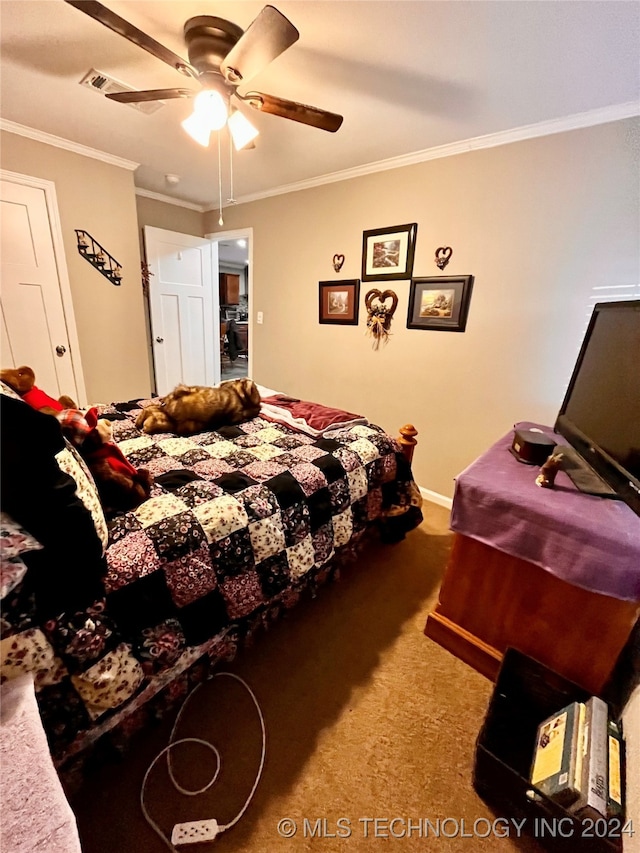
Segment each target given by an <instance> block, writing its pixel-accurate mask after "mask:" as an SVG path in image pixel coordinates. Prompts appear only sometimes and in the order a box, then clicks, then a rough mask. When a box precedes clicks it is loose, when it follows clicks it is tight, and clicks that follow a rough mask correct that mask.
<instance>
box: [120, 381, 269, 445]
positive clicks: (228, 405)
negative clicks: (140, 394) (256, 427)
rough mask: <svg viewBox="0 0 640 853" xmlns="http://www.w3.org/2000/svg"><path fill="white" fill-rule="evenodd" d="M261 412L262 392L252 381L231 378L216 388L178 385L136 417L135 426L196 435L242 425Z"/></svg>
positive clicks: (177, 433)
mask: <svg viewBox="0 0 640 853" xmlns="http://www.w3.org/2000/svg"><path fill="white" fill-rule="evenodd" d="M259 412H260V392H259V391H258V387H257V385H256V384H255V382H254V381H253V380H252V379H231V380H229V381H228V382H223V383H222V384H221V385H219V386H217V387H213V388H211V387H208V386H206V385H178V386H177V388H174V389H173V391H172V392H171V393H170V394H167V396H166V397H164V398H163V399H162V400H161V402H160V403H159V404H156V403H152V404H151V405H150V406H146V407H145V408H144V409H143V410H142V411H141V412H140V414H139V415H138V417H137V418H136V426H137V427H138V429H142V430H143V431H144V432H146V433H158V432H172V433H175V434H176V435H194V434H195V433H197V432H202V431H203V430H205V429H217V428H218V427H221V426H225V425H227V424H229V425H230V424H239V423H240V422H241V421H246V420H249V418H255V417H256V416H257V415H258V414H259Z"/></svg>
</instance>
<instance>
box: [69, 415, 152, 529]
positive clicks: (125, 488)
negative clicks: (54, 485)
mask: <svg viewBox="0 0 640 853" xmlns="http://www.w3.org/2000/svg"><path fill="white" fill-rule="evenodd" d="M58 420H59V421H60V425H61V426H62V432H63V435H64V436H65V438H67V439H68V440H69V441H70V442H71V443H72V444H73V445H74V446H75V447H77V448H78V451H79V453H80V455H81V456H82V457H83V459H84V460H85V462H86V463H87V465H88V466H89V470H90V471H91V473H92V475H93V479H94V480H95V483H96V487H97V489H98V494H99V495H100V501H101V503H102V506H103V508H104V510H105V512H108V513H113V512H117V511H126V510H132V509H135V508H136V507H137V506H139V505H140V504H141V503H142V502H143V501H146V500H147V498H148V497H149V495H150V494H151V486H152V484H153V476H152V475H151V474H150V473H149V471H147V470H146V468H139V469H138V468H135V467H134V466H133V465H132V464H131V463H130V462H129V460H128V459H127V458H126V457H125V455H124V454H123V452H122V451H121V450H120V448H119V447H118V445H117V444H116V443H115V442H114V441H113V430H112V428H111V423H110V422H109V421H108V420H106V419H105V418H100V419H98V410H97V409H96V408H95V407H94V408H91V409H89V410H88V411H87V412H85V414H84V415H83V414H82V412H79V411H78V410H77V409H66V410H65V411H63V412H61V413H60V414H59V415H58Z"/></svg>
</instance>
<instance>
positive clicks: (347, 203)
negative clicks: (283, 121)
mask: <svg viewBox="0 0 640 853" xmlns="http://www.w3.org/2000/svg"><path fill="white" fill-rule="evenodd" d="M638 168H639V167H638V121H637V119H630V120H626V121H621V122H616V123H612V124H607V125H602V126H599V127H593V128H588V129H584V130H577V131H572V132H568V133H562V134H557V135H553V136H547V137H543V138H539V139H532V140H527V141H524V142H518V143H513V144H510V145H505V146H501V147H497V148H491V149H485V150H480V151H475V152H469V153H466V154H462V155H459V156H455V157H449V158H444V159H439V160H432V161H429V162H425V163H422V164H418V165H414V166H407V167H404V168H401V169H395V170H392V171H387V172H380V173H377V174H372V175H368V176H365V177H361V178H356V179H353V180H349V181H343V182H339V183H334V184H328V185H325V186H322V187H318V188H314V189H311V190H306V191H301V192H295V193H290V194H288V195H281V196H276V197H273V198H270V199H265V200H262V201H257V202H253V203H250V204H241V205H238V206H237V207H231V208H228V209H227V210H226V211H225V225H224V228H225V230H231V229H234V228H240V227H247V226H251V227H253V229H254V254H253V258H254V266H253V281H254V293H253V317H252V321H255V312H257V311H262V312H264V325H262V326H257V325H255V322H253V325H252V333H253V335H254V370H253V374H254V378H255V379H256V380H257V381H258V382H261V383H263V384H265V385H268V386H270V387H272V388H277V389H279V390H282V391H286V392H287V393H289V394H292V395H296V396H299V397H302V398H306V399H315V400H317V401H319V402H323V403H326V404H329V405H334V406H341V407H344V408H346V409H349V410H350V411H355V412H359V413H363V414H366V415H367V416H368V417H369V418H370V419H371V420H372V421H374V422H376V423H378V424H380V425H381V426H383V427H384V428H385V429H386V430H388V431H390V432H394V433H395V431H396V430H397V429H398V427H399V426H401V425H402V424H404V423H406V422H407V421H410V422H412V423H414V424H415V426H416V427H417V429H418V430H419V433H420V435H419V442H420V443H419V445H418V451H417V454H416V457H415V461H414V469H415V473H416V478H417V480H418V482H419V484H420V485H421V486H423V487H425V488H427V489H430V490H433V491H435V492H437V493H439V494H441V495H445V496H451V495H452V493H453V485H454V477H455V475H456V474H457V473H458V472H459V471H461V470H462V469H463V468H464V467H465V466H466V465H467V464H469V463H470V462H471V461H472V460H473V459H474V458H475V457H476V456H477V455H479V454H480V453H481V452H482V451H483V450H484V449H485V448H486V447H487V446H488V445H489V444H491V443H492V442H494V441H496V440H497V439H498V438H499V437H500V436H502V435H503V434H505V433H506V432H507V431H508V430H509V429H510V428H511V426H512V425H513V424H514V423H515V422H516V421H519V420H532V421H538V422H541V423H546V424H553V421H554V419H555V415H556V413H557V411H558V408H559V406H560V403H561V401H562V397H563V394H564V389H565V387H566V383H567V381H568V378H569V375H570V372H571V369H572V367H573V364H574V361H575V358H576V355H577V352H578V349H579V344H580V341H581V338H582V334H583V332H584V328H585V325H586V319H587V308H586V306H587V304H588V301H589V298H590V296H591V289H592V288H593V287H595V286H598V285H610V284H616V285H620V284H629V285H632V286H633V285H637V284H638V281H639V279H640V269H639V266H640V246H639V239H640V238H639V230H638V223H639V222H640V210H639V193H638V186H639V183H638V177H639V174H638ZM407 222H417V223H418V237H417V248H416V258H415V266H414V275H415V276H420V277H421V276H435V275H442V274H453V275H455V274H472V275H474V276H475V286H474V291H473V296H472V299H471V306H470V312H469V321H468V325H467V331H466V332H465V333H464V334H457V333H445V332H435V331H416V330H408V329H407V328H406V317H407V303H408V293H409V282H408V281H398V282H395V283H388V286H392V287H393V289H395V290H396V291H397V293H398V295H399V304H398V309H397V312H396V316H395V319H394V321H393V326H392V333H393V335H392V338H391V340H390V342H389V344H388V345H387V346H386V348H384V349H381V350H380V351H378V352H374V351H373V350H372V348H371V343H370V340H369V339H368V338H367V337H366V336H365V319H366V318H365V315H364V309H363V305H362V303H363V299H364V293H365V292H366V290H367V289H368V288H369V287H372V286H375V285H374V284H368V283H363V284H362V287H361V307H360V323H359V325H358V326H344V327H339V326H327V325H320V324H319V323H318V281H321V280H336V279H339V278H345V279H349V278H358V277H359V276H360V270H361V254H362V232H363V230H366V229H371V228H378V227H386V226H393V225H398V224H401V223H407ZM204 227H205V232H213V231H216V230H219V227H218V225H217V213H215V212H209V213H207V214H206V215H205V225H204ZM438 246H451V247H452V248H453V257H452V260H451V262H450V264H449V266H448V267H447V268H446V270H445V272H444V273H440V271H439V270H438V268H437V267H436V266H435V263H434V260H433V258H434V253H435V250H436V248H437V247H438ZM336 252H338V253H343V254H344V255H345V256H346V261H345V264H344V266H343V268H342V271H341V273H340V274H339V275H336V273H334V271H333V267H332V264H331V259H332V257H333V255H334V254H335V253H336Z"/></svg>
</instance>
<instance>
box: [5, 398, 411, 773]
mask: <svg viewBox="0 0 640 853" xmlns="http://www.w3.org/2000/svg"><path fill="white" fill-rule="evenodd" d="M4 390H5V391H6V389H4ZM261 393H262V397H263V403H262V406H261V412H260V415H259V416H258V417H256V418H253V419H251V420H249V421H245V422H243V423H241V424H240V425H238V426H227V427H222V428H220V429H218V430H217V431H215V432H203V433H200V434H198V435H195V436H192V437H189V438H186V437H177V436H175V435H171V434H160V435H146V434H144V433H142V432H140V430H138V429H137V428H136V426H135V419H136V415H137V414H138V413H139V411H140V409H141V408H143V407H144V406H146V405H148V404H149V403H151V402H157V401H152V400H135V401H128V402H124V403H116V404H112V405H109V406H103V407H101V416H104V417H107V418H108V419H109V420H110V421H111V422H112V424H113V430H114V440H115V441H116V442H117V443H118V446H119V447H120V449H121V450H122V451H123V453H124V454H125V456H126V457H127V459H128V460H129V461H130V462H131V463H132V464H133V465H135V466H136V467H144V468H147V469H148V470H149V471H151V473H152V474H153V476H154V484H153V489H152V492H151V496H150V497H149V499H148V500H146V501H145V502H144V503H142V504H141V505H140V506H138V507H137V508H136V509H135V510H133V511H130V512H121V513H118V514H115V515H114V516H113V517H111V518H108V519H106V520H105V519H104V518H102V519H101V512H100V507H99V505H98V506H96V499H95V494H94V495H93V497H92V494H91V481H90V477H87V471H86V469H84V470H83V466H82V460H81V459H79V458H77V454H74V452H73V448H72V447H70V446H69V445H68V443H65V442H64V439H62V435H61V433H60V430H59V424H58V422H57V421H56V420H55V419H54V418H52V417H51V416H49V415H44V414H41V413H39V412H35V411H34V410H32V409H30V408H29V407H28V406H27V405H26V403H24V402H23V401H22V400H19V399H14V398H15V395H12V394H8V395H7V396H5V395H4V393H3V397H2V410H3V411H2V414H3V435H2V438H3V442H2V443H3V460H2V461H3V465H2V478H3V482H2V487H3V510H4V512H3V516H2V522H3V523H2V536H3V576H2V582H3V583H2V586H3V589H2V594H3V600H2V639H1V640H0V652H1V657H0V663H1V666H2V680H3V681H4V680H7V679H10V678H13V677H16V676H19V675H21V674H23V673H24V672H32V673H33V674H34V678H35V685H36V691H37V698H38V704H39V708H40V713H41V716H42V719H43V723H44V727H45V730H46V733H47V737H48V740H49V745H50V748H51V752H52V756H53V759H54V762H55V763H56V765H57V766H58V768H59V769H60V770H63V769H64V768H65V767H68V766H70V765H71V764H73V762H74V761H76V762H77V761H78V759H79V757H80V756H81V755H84V754H86V752H87V750H89V748H90V747H95V745H96V744H97V743H98V742H100V743H104V742H105V740H108V741H109V742H110V743H113V742H117V741H118V738H121V739H126V738H127V736H128V735H129V734H130V733H131V732H132V731H134V730H137V729H138V728H140V727H141V726H143V725H145V724H146V723H147V722H148V721H149V719H150V718H154V717H157V716H159V715H161V713H162V711H163V709H164V708H166V707H170V706H172V705H175V704H176V702H178V701H179V700H180V699H181V698H182V697H184V696H185V695H186V693H187V691H188V689H189V685H190V684H191V683H193V682H194V681H195V680H198V679H202V678H205V677H207V674H208V673H209V671H210V668H211V667H212V666H215V664H216V663H218V662H219V661H220V660H223V659H224V660H228V659H230V658H231V657H232V656H233V654H234V652H235V650H236V649H237V648H238V647H239V645H240V644H242V643H243V642H245V641H246V640H247V638H248V637H251V636H253V635H254V634H256V632H257V631H258V629H259V628H261V627H262V626H263V625H265V624H267V623H269V622H271V621H273V620H275V619H276V618H277V617H278V616H279V615H280V614H281V613H282V612H284V611H286V609H288V608H290V607H292V606H294V605H295V604H296V602H297V601H299V600H300V598H301V597H302V596H304V595H307V594H315V591H316V589H317V588H318V587H319V586H320V585H321V584H322V583H324V582H325V581H326V580H328V579H329V578H331V577H334V576H335V575H336V574H337V573H338V572H339V570H340V568H341V566H342V565H344V563H345V562H347V561H349V560H352V558H353V556H354V555H355V554H356V553H357V551H358V549H359V548H360V546H361V545H362V543H363V542H364V540H365V538H366V537H367V536H368V535H369V534H371V533H372V532H374V531H376V530H377V531H378V533H381V534H382V535H383V536H386V537H387V539H389V540H393V539H399V538H402V536H403V535H404V534H405V533H406V532H408V531H410V530H411V529H413V528H414V527H416V526H417V525H418V524H419V523H420V521H421V518H422V515H421V509H420V505H421V499H420V495H419V490H418V489H417V487H416V484H415V482H414V481H413V478H412V475H411V468H410V464H409V461H408V459H407V455H406V454H405V453H403V450H402V448H401V446H400V445H399V444H398V442H397V441H396V439H394V438H392V437H390V436H388V435H386V434H385V433H384V432H383V430H382V429H380V428H379V427H377V426H375V425H373V424H370V423H368V422H367V421H366V419H364V418H361V417H359V416H357V415H352V414H350V413H347V412H340V411H339V410H331V409H325V408H324V407H321V406H315V405H313V404H304V403H301V401H294V400H291V398H285V397H284V396H282V395H280V396H278V395H276V394H275V392H270V391H269V390H268V389H261ZM305 406H306V407H307V408H304V407H305ZM301 407H302V408H301ZM410 432H411V431H409V435H408V438H407V439H406V440H407V441H408V442H409V445H410V444H411V443H414V439H413V438H412V437H411V435H410ZM52 460H53V461H52ZM61 502H62V504H63V506H62V507H61V506H59V504H60V503H61ZM43 519H45V520H44V521H43ZM11 525H13V526H11Z"/></svg>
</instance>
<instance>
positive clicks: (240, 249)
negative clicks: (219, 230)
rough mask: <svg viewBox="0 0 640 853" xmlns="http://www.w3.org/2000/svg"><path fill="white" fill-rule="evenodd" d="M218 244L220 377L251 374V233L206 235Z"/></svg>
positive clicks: (238, 376) (236, 376) (237, 376)
mask: <svg viewBox="0 0 640 853" xmlns="http://www.w3.org/2000/svg"><path fill="white" fill-rule="evenodd" d="M209 237H210V239H211V240H212V241H215V242H216V243H217V245H218V273H219V294H220V378H221V380H222V381H224V380H226V379H240V378H242V377H244V376H248V375H250V372H249V351H250V343H251V342H250V327H251V324H250V322H249V318H250V313H249V300H250V255H251V233H250V231H243V232H227V233H225V234H211V235H209Z"/></svg>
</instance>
